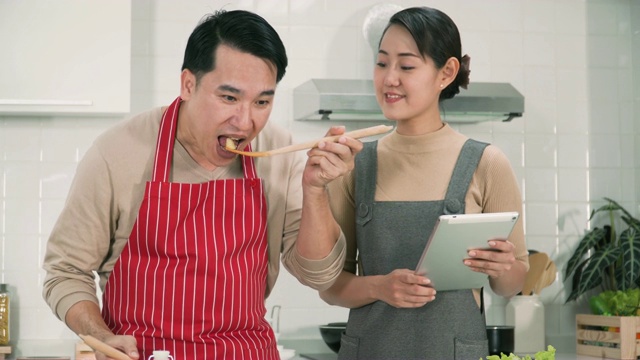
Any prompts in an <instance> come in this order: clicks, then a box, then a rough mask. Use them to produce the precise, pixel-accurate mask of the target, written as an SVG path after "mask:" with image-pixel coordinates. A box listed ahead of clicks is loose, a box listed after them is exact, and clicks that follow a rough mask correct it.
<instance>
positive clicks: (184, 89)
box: [180, 69, 196, 100]
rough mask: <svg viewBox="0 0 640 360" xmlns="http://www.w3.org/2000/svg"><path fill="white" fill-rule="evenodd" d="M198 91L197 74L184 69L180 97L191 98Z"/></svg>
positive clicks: (181, 75) (183, 98)
mask: <svg viewBox="0 0 640 360" xmlns="http://www.w3.org/2000/svg"><path fill="white" fill-rule="evenodd" d="M195 91H196V76H195V75H194V74H193V73H192V72H191V71H189V69H184V70H182V73H181V74H180V98H181V99H182V100H189V98H191V95H193V93H194V92H195Z"/></svg>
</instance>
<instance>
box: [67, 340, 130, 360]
mask: <svg viewBox="0 0 640 360" xmlns="http://www.w3.org/2000/svg"><path fill="white" fill-rule="evenodd" d="M78 336H79V337H80V339H82V340H83V341H84V342H85V343H86V344H87V345H89V346H91V348H92V349H93V350H95V351H100V352H101V353H103V354H105V355H107V356H108V357H111V358H114V359H117V360H132V359H131V358H130V357H129V356H127V354H125V353H123V352H122V351H120V350H118V349H116V348H114V347H112V346H111V345H108V344H105V343H103V342H102V341H100V340H98V339H96V338H94V337H93V336H91V335H81V334H78Z"/></svg>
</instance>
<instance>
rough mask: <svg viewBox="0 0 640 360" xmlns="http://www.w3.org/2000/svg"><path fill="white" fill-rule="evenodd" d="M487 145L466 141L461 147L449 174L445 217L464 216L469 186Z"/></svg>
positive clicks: (445, 198) (445, 199)
mask: <svg viewBox="0 0 640 360" xmlns="http://www.w3.org/2000/svg"><path fill="white" fill-rule="evenodd" d="M487 145H489V144H487V143H484V142H480V141H477V140H473V139H468V140H467V141H466V142H465V143H464V145H463V146H462V150H461V151H460V155H459V156H458V160H457V162H456V166H455V168H454V169H453V174H451V181H450V182H449V188H448V189H447V194H446V195H445V197H444V213H445V214H446V215H449V214H464V209H465V198H466V196H467V191H468V190H469V184H470V183H471V178H472V177H473V173H474V172H475V171H476V168H477V167H478V163H479V162H480V158H481V157H482V153H483V152H484V148H486V147H487Z"/></svg>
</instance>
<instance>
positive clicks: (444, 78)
mask: <svg viewBox="0 0 640 360" xmlns="http://www.w3.org/2000/svg"><path fill="white" fill-rule="evenodd" d="M458 70H460V62H459V61H458V59H456V58H455V57H450V58H449V60H447V62H446V63H444V66H443V67H442V68H441V69H440V84H441V85H442V86H441V87H442V88H446V87H447V86H449V84H451V83H452V82H453V81H454V80H455V79H456V76H458Z"/></svg>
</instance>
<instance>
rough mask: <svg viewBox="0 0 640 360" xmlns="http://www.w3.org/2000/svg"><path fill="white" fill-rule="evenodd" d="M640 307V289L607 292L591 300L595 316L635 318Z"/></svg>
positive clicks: (590, 304) (590, 303)
mask: <svg viewBox="0 0 640 360" xmlns="http://www.w3.org/2000/svg"><path fill="white" fill-rule="evenodd" d="M639 305H640V289H639V288H635V289H628V290H624V291H622V290H617V291H612V290H607V291H603V292H601V293H599V294H598V295H595V296H592V297H591V298H589V306H590V308H591V312H592V313H593V314H595V315H608V316H611V315H613V316H635V315H637V311H638V307H639Z"/></svg>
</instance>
